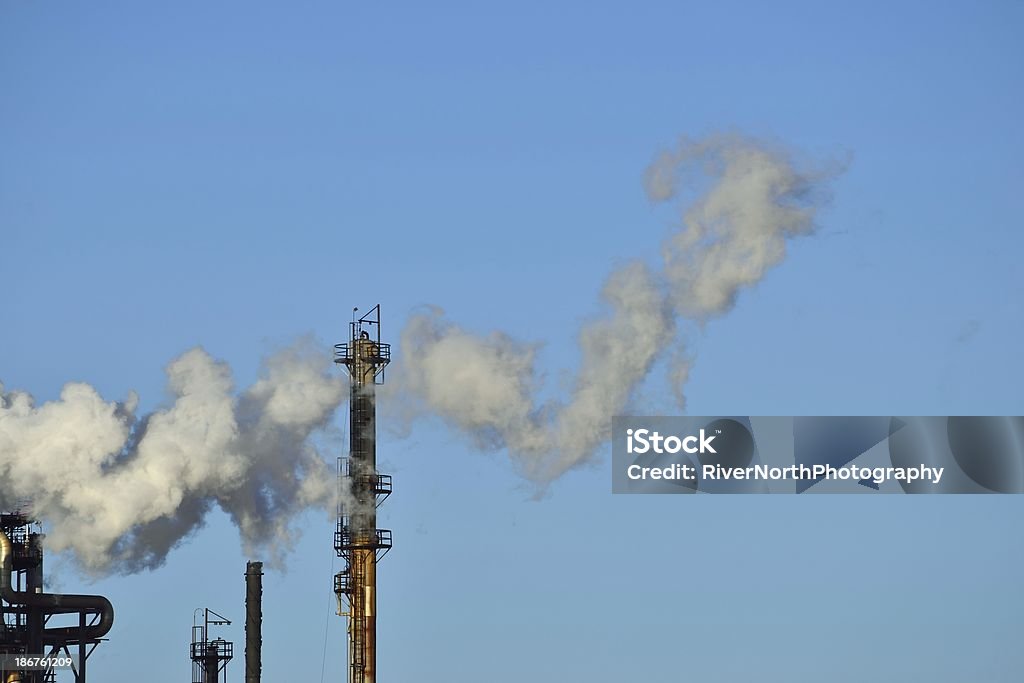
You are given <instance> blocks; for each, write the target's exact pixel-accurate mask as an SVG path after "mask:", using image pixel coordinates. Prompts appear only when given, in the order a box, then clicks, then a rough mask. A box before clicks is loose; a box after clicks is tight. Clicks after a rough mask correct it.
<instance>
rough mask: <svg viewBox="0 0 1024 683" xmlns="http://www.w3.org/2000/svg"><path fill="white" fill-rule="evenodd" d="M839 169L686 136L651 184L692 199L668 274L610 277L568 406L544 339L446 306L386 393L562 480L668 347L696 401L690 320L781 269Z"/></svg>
mask: <svg viewBox="0 0 1024 683" xmlns="http://www.w3.org/2000/svg"><path fill="white" fill-rule="evenodd" d="M835 170H836V169H831V170H828V171H808V170H801V169H799V168H798V167H797V165H796V164H795V163H794V162H793V160H792V159H791V158H790V156H789V155H788V154H787V153H786V152H785V151H784V150H781V149H779V148H776V147H772V146H770V145H767V144H765V143H763V142H760V141H758V140H754V139H751V138H746V137H742V136H739V135H718V136H713V137H709V138H706V139H702V140H688V139H684V140H682V141H680V143H679V144H678V145H677V146H676V147H675V148H674V149H671V150H668V151H666V152H664V153H663V154H661V155H660V156H659V157H658V158H657V159H656V160H655V161H654V162H653V163H652V164H651V165H650V167H649V168H648V169H647V172H646V174H645V189H646V191H647V194H648V197H649V198H650V199H651V201H653V202H666V201H669V200H672V199H674V198H676V197H677V195H692V196H693V199H692V201H690V202H685V203H684V205H682V206H680V219H679V225H678V229H677V230H676V232H674V233H673V234H672V235H671V236H670V237H669V238H668V239H666V240H665V242H664V244H663V245H662V263H661V267H660V269H657V270H652V269H650V268H648V267H647V266H646V265H644V264H642V263H639V262H634V263H630V264H628V265H626V266H624V267H622V268H619V269H617V270H615V271H614V272H612V273H611V275H609V276H608V278H607V280H606V282H605V285H604V289H603V291H602V298H603V301H604V303H605V304H606V308H607V315H606V316H605V317H603V318H600V319H598V320H596V321H594V322H591V323H589V324H587V325H585V326H584V327H583V328H582V329H581V330H580V333H579V348H580V364H579V370H578V373H577V376H576V380H575V385H574V389H573V391H572V394H571V395H570V396H569V397H568V398H567V399H565V400H563V401H560V402H554V403H549V404H544V405H542V404H540V403H539V401H538V399H537V393H538V389H539V384H540V381H539V379H538V375H537V372H536V370H535V357H536V353H537V349H538V346H537V345H535V344H532V345H531V344H523V343H520V342H517V341H515V340H514V339H512V338H511V337H509V336H508V335H505V334H503V333H493V334H491V335H490V336H486V337H484V336H478V335H474V334H471V333H470V332H467V331H465V330H463V329H461V328H459V327H458V326H457V325H455V324H454V323H452V322H451V321H448V320H446V319H445V318H444V315H443V312H442V311H440V309H430V310H429V311H427V312H424V313H420V314H417V315H414V316H413V317H412V318H411V319H410V321H409V322H408V323H407V325H406V327H405V330H404V331H403V333H402V338H401V356H400V359H399V363H398V366H397V367H396V368H395V372H393V373H392V378H393V379H394V381H393V382H392V385H391V386H390V388H389V389H388V394H387V395H388V396H389V397H390V398H391V399H392V401H394V402H398V403H400V404H402V408H401V409H402V410H403V411H405V412H406V413H407V414H412V415H416V414H420V413H433V414H437V415H439V416H441V417H442V418H443V419H444V420H445V421H446V422H447V423H448V424H449V425H451V426H453V427H455V428H456V429H458V430H461V431H463V432H465V433H466V434H468V435H469V436H470V438H471V439H472V440H473V441H474V443H476V444H477V445H478V446H482V447H492V448H507V449H508V450H509V451H510V453H511V454H512V456H513V458H514V460H515V462H516V463H517V464H518V466H519V467H520V468H521V469H522V471H523V473H524V474H525V475H526V476H527V477H529V478H530V479H531V480H533V481H534V482H537V483H538V484H541V485H544V484H546V483H548V482H550V481H551V480H553V479H554V478H556V477H558V476H559V475H561V474H562V473H564V472H566V471H567V470H569V469H571V468H572V467H574V466H577V465H579V464H581V463H584V462H586V461H587V460H588V459H589V458H590V457H591V455H592V454H593V453H594V451H595V449H596V448H597V447H598V446H599V445H600V444H601V443H602V442H604V441H605V440H606V439H607V438H608V436H609V434H610V431H611V418H612V417H613V416H614V415H616V414H619V413H621V412H622V411H623V409H625V408H626V407H627V405H628V404H629V401H630V399H631V397H632V396H633V394H634V393H635V391H636V389H637V388H638V386H639V385H640V383H641V382H642V381H643V380H644V379H645V378H646V377H647V375H648V374H649V373H650V371H651V369H652V367H653V366H654V364H655V362H656V361H658V360H659V359H660V358H661V357H662V355H663V354H665V353H666V352H667V351H669V350H671V351H672V354H671V361H670V364H669V365H670V367H669V374H670V377H669V382H670V384H671V386H672V387H673V391H674V393H675V394H676V399H677V401H678V403H679V404H680V405H684V404H685V395H684V393H683V391H682V385H683V384H685V382H686V380H687V378H688V376H689V371H690V364H691V356H690V355H689V354H687V353H685V352H684V350H683V349H682V348H681V344H680V342H678V341H675V342H674V340H677V339H678V338H677V326H678V325H679V323H680V321H683V320H690V321H693V322H694V323H703V322H705V321H707V320H709V319H711V318H714V317H716V316H719V315H722V314H724V313H726V312H728V311H729V310H730V309H731V308H732V307H733V305H734V304H735V301H736V298H737V296H738V295H739V293H740V291H741V290H743V289H744V288H748V287H752V286H754V285H756V284H757V283H758V282H759V281H761V279H762V278H763V277H764V276H765V274H766V273H767V272H768V271H769V270H770V269H771V268H772V267H774V266H776V265H778V264H779V263H781V262H782V260H783V259H784V258H785V255H786V245H787V240H788V239H790V238H793V237H797V236H799V235H804V234H808V233H810V232H812V231H813V229H814V219H815V214H816V211H817V208H818V206H819V205H820V204H821V202H822V200H823V199H824V198H825V197H826V195H827V192H826V191H825V190H826V186H827V181H828V180H830V179H831V177H832V176H833V175H835ZM683 180H692V181H694V187H685V186H683V187H681V185H683V182H682V181H683Z"/></svg>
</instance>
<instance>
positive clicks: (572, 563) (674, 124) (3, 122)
mask: <svg viewBox="0 0 1024 683" xmlns="http://www.w3.org/2000/svg"><path fill="white" fill-rule="evenodd" d="M825 5H826V4H825V3H810V2H807V3H774V4H772V5H771V6H770V7H769V6H767V5H765V6H760V5H759V4H755V3H727V2H717V3H667V2H651V3H629V4H627V3H621V4H615V5H613V4H610V3H600V4H597V5H595V3H582V2H562V3H551V2H546V3H531V2H520V3H515V4H514V5H507V6H505V7H485V6H484V5H482V4H480V3H428V4H422V3H419V4H416V3H383V4H382V3H327V2H292V3H271V2H268V3H259V4H258V5H257V6H254V5H253V3H240V2H221V3H215V4H214V5H213V6H211V3H200V2H184V1H183V2H177V3H170V4H165V3H161V4H158V3H149V4H146V5H143V4H140V3H127V2H122V3H115V2H92V3H81V4H61V5H56V4H52V3H40V2H27V1H22V0H3V2H0V273H2V280H0V281H2V283H3V284H2V290H0V291H2V292H3V293H2V295H0V330H2V333H0V380H2V381H3V383H4V385H5V386H6V387H7V388H8V389H12V388H18V389H24V390H27V391H30V392H32V393H33V394H34V395H35V396H36V398H37V399H38V400H40V401H42V400H48V399H53V398H55V397H56V396H57V395H58V393H59V390H60V387H61V386H62V385H63V384H64V383H65V382H67V381H72V380H78V381H86V382H89V383H91V384H93V385H94V386H96V387H97V388H98V389H99V390H100V391H101V392H102V393H103V395H104V396H105V397H107V398H108V399H111V400H115V399H121V398H123V397H124V396H125V395H126V394H127V393H128V392H129V391H130V390H135V391H138V392H139V394H140V397H141V406H142V408H144V409H152V408H157V407H159V406H160V405H161V404H162V402H163V401H164V400H165V398H166V397H165V393H164V376H163V368H164V366H165V365H166V363H167V362H168V361H170V360H171V359H172V358H173V357H175V356H176V355H178V354H180V353H182V352H183V351H185V350H187V349H189V348H191V347H193V346H196V345H202V346H203V347H204V348H205V349H207V350H208V351H209V352H210V353H211V354H213V355H214V356H215V357H218V358H222V359H224V360H227V361H229V362H230V363H231V365H232V367H233V369H234V372H235V378H236V381H237V382H238V384H239V385H240V386H244V385H246V384H248V383H249V382H250V381H252V380H253V379H254V378H255V377H256V373H257V368H258V365H259V361H260V359H261V358H262V357H264V356H266V355H267V354H269V353H270V352H272V351H273V350H274V349H276V348H278V347H280V346H282V345H284V344H287V343H288V342H289V341H291V340H292V339H294V338H295V337H297V336H300V335H304V334H309V333H311V334H313V335H315V336H316V337H317V338H319V339H321V340H323V341H325V342H331V343H334V342H337V341H342V340H343V339H344V335H345V334H346V331H347V329H346V328H347V325H346V323H347V320H348V315H349V312H350V311H351V308H352V307H353V306H361V307H367V306H370V305H372V304H374V303H377V302H381V303H382V305H383V310H384V324H385V328H384V333H385V337H390V338H391V340H392V341H397V336H398V332H399V330H400V329H401V325H402V323H403V321H404V320H405V318H406V316H407V315H408V313H409V312H410V311H412V310H414V309H415V308H416V307H418V306H420V305H422V304H427V303H429V304H436V305H440V306H442V307H443V308H444V309H445V311H446V312H447V314H448V315H449V316H450V317H451V318H453V319H454V320H457V321H458V322H459V323H460V324H462V325H464V326H465V327H467V328H470V329H473V330H476V331H481V332H487V331H489V330H491V329H502V330H505V331H507V332H509V333H510V334H512V335H514V336H515V337H517V338H520V339H524V340H530V341H540V342H543V343H544V347H543V351H542V355H541V359H540V363H541V366H542V368H543V369H544V370H545V371H546V374H547V378H548V381H549V385H550V386H551V387H552V389H551V390H552V391H557V387H558V386H559V383H560V382H562V381H563V377H564V373H567V372H571V371H572V370H573V369H574V363H575V362H576V352H575V334H576V331H577V329H578V327H579V325H580V323H581V322H583V321H585V320H587V319H589V318H591V317H592V316H594V315H595V314H597V313H598V312H599V307H598V304H597V292H598V289H599V287H600V285H601V282H602V280H603V278H604V276H605V274H607V272H608V271H609V270H611V269H612V268H613V267H615V266H616V265H619V264H622V263H624V262H625V261H627V260H629V259H631V258H643V259H648V260H654V259H655V258H656V257H657V253H658V251H657V250H658V246H659V244H660V243H661V241H662V239H663V238H664V237H665V236H666V235H667V234H668V232H669V230H670V222H671V219H672V215H671V214H670V213H669V212H666V211H664V210H663V209H662V208H660V207H654V206H652V205H650V204H649V203H648V201H647V199H646V197H645V195H644V192H643V188H642V185H641V178H642V173H643V170H644V168H645V167H646V165H647V164H648V163H650V161H651V160H652V159H653V158H654V156H655V154H657V153H658V152H659V151H660V150H662V149H663V148H665V147H667V146H669V145H671V144H672V143H673V142H674V141H675V140H676V139H677V138H678V136H680V135H690V136H699V135H703V134H707V133H710V132H715V131H722V130H725V131H730V130H734V131H741V132H743V133H745V134H749V135H754V136H759V137H763V138H767V139H770V140H774V141H777V142H779V143H782V144H785V145H786V146H788V147H790V148H792V149H793V150H795V153H796V154H797V155H798V156H799V157H801V158H806V159H808V160H813V161H816V162H821V161H826V162H827V161H830V160H841V161H844V162H846V163H847V164H848V167H847V169H846V171H845V172H844V173H843V174H842V175H841V176H840V177H838V178H837V179H836V180H835V182H834V183H833V185H832V190H833V198H832V201H831V203H830V205H829V206H828V207H827V209H826V210H824V211H823V212H822V213H821V214H820V215H819V223H820V230H819V232H818V234H817V235H816V236H814V237H811V238H807V239H804V240H802V241H799V242H795V243H794V244H793V245H792V249H791V251H790V255H789V258H788V259H787V261H786V262H785V263H784V264H782V266H780V267H779V268H778V269H777V270H774V271H772V272H771V273H770V274H769V276H768V277H767V278H766V280H765V281H764V282H762V283H761V285H760V286H759V287H758V288H757V289H755V290H752V291H750V292H747V293H745V294H743V296H742V297H741V298H740V300H739V302H738V305H737V307H736V308H735V310H733V311H732V312H731V313H730V314H729V315H728V316H727V317H724V318H722V319H720V320H715V321H712V322H710V323H709V324H707V325H706V326H705V327H703V328H695V327H694V328H687V330H686V336H687V338H688V340H689V341H690V351H691V352H692V353H694V354H695V357H696V362H695V365H694V367H693V372H692V374H691V380H690V383H689V385H688V387H687V390H688V396H689V404H688V411H689V412H691V413H692V414H697V415H700V414H754V415H757V414H769V415H771V414H778V415H787V414H812V415H813V414H940V415H946V414H1015V415H1019V414H1021V413H1022V411H1024V404H1022V399H1021V391H1020V386H1021V382H1022V380H1024V369H1022V368H1024V366H1022V364H1021V362H1020V359H1019V352H1018V348H1019V346H1020V344H1019V339H1020V338H1021V335H1022V332H1024V314H1022V313H1024V312H1022V308H1021V303H1020V300H1019V292H1021V291H1024V276H1022V275H1021V271H1020V269H1019V268H1018V265H1017V263H1016V260H1017V256H1018V254H1019V253H1020V252H1021V249H1022V247H1024V243H1022V242H1024V240H1022V237H1021V227H1022V226H1021V218H1020V217H1021V215H1022V214H1024V212H1022V209H1024V205H1022V203H1024V199H1022V194H1021V192H1020V188H1021V187H1024V171H1022V165H1021V163H1020V159H1021V158H1024V138H1022V136H1021V135H1020V128H1019V121H1021V120H1024V106H1022V105H1024V103H1022V95H1021V93H1022V92H1024V88H1022V76H1021V73H1022V67H1024V50H1022V48H1021V46H1020V40H1019V36H1020V33H1021V29H1022V21H1024V7H1022V6H1021V5H1020V4H1019V3H1014V2H948V3H925V2H917V3H913V2H907V3H858V4H857V5H855V6H854V5H849V6H848V7H835V6H833V7H828V6H825ZM636 405H637V407H638V409H639V410H638V412H659V411H666V410H671V407H670V406H671V403H670V402H669V400H668V398H667V397H666V396H665V392H664V387H663V384H662V383H661V382H660V381H659V378H657V377H654V378H652V381H651V382H649V383H648V385H646V386H645V387H644V390H643V391H642V392H641V395H640V396H639V397H638V398H637V401H636ZM338 422H339V424H340V423H343V422H344V415H343V414H340V415H339V417H338ZM380 459H381V461H382V470H384V471H390V472H392V473H393V474H394V475H395V489H396V490H395V494H394V495H393V496H392V498H391V499H390V500H389V501H388V502H387V504H386V506H385V507H383V508H382V515H383V518H384V521H383V522H382V524H384V525H386V526H389V527H391V528H392V529H394V531H395V539H396V547H395V550H394V551H393V552H392V553H391V554H390V555H389V556H388V557H387V559H386V560H385V561H384V562H383V563H382V565H381V570H380V581H381V590H380V593H381V597H380V600H381V603H380V607H379V613H380V622H381V625H380V636H379V639H380V649H381V655H380V672H381V674H380V675H381V677H382V678H383V679H384V680H413V679H419V680H445V681H470V680H472V681H479V680H488V681H496V682H503V681H520V680H524V679H525V680H536V681H549V680H550V681H554V680H582V679H587V680H590V681H595V682H602V681H612V680H623V679H624V678H640V677H643V678H646V679H647V680H652V681H674V680H679V679H680V678H682V677H684V676H692V677H693V678H698V679H701V680H708V681H733V680H737V679H740V680H765V681H812V680H814V681H817V680H823V679H824V680H836V681H861V680H887V681H897V680H907V679H908V678H911V679H918V680H925V679H927V680H935V681H964V680H992V681H1003V680H1006V681H1008V680H1011V673H1015V672H1019V670H1020V669H1021V667H1022V666H1024V655H1022V654H1021V652H1020V649H1019V647H1018V646H1019V642H1020V636H1021V635H1022V633H1024V617H1022V616H1021V613H1022V609H1024V589H1022V588H1021V585H1020V581H1019V576H1020V573H1021V569H1022V568H1024V539H1022V537H1021V534H1020V531H1019V524H1018V523H1017V520H1018V519H1019V518H1020V515H1021V513H1022V512H1024V508H1022V505H1024V503H1022V502H1021V500H1020V498H1016V497H1015V498H1002V497H998V498H997V497H990V498H981V497H974V498H970V497H941V498H939V497H936V498H924V497H912V498H911V497H891V498H890V497H850V498H843V497H825V496H817V497H808V498H804V497H794V498H788V497H772V498H761V497H749V498H748V497H727V498H711V497H697V498H690V497H682V498H677V497H643V496H629V497H618V496H616V497H613V496H612V495H611V494H610V477H609V476H608V475H609V473H608V460H607V457H606V455H602V457H600V458H599V459H598V461H596V462H595V463H594V464H593V465H592V466H589V467H586V468H583V469H580V470H576V471H573V472H570V473H569V474H568V475H566V476H565V477H563V478H562V479H561V480H559V481H558V482H557V483H556V484H555V485H554V486H553V487H552V489H551V491H550V492H549V495H548V496H546V497H545V498H543V499H542V500H540V501H535V500H532V499H531V493H532V492H531V490H530V488H529V487H528V486H527V485H526V484H525V483H524V482H523V481H522V480H521V479H519V478H518V477H517V475H516V474H515V472H514V469H513V467H512V466H511V465H510V464H509V462H508V458H507V457H506V455H505V454H504V453H501V452H498V453H487V454H480V453H476V452H474V451H473V450H472V449H471V448H470V447H469V444H468V443H466V442H465V440H464V439H462V438H461V437H459V436H458V435H456V434H454V433H452V432H449V431H447V430H446V429H445V428H444V427H443V426H442V425H440V424H438V423H434V422H430V421H427V422H425V423H422V424H419V425H417V428H416V429H415V430H414V432H413V433H412V435H411V436H410V437H409V438H407V439H397V438H393V437H385V438H384V439H383V441H382V443H381V446H380ZM332 530H333V522H332V521H331V520H330V519H329V518H327V517H325V516H324V515H321V514H310V515H309V517H308V519H307V520H306V525H305V528H304V534H303V536H302V538H301V539H298V540H297V541H296V548H295V550H294V552H293V553H292V555H291V561H290V564H289V571H288V572H287V574H285V575H280V574H271V575H268V577H267V579H266V586H265V595H266V604H265V616H266V619H267V624H266V627H265V639H266V645H265V650H264V674H265V678H266V680H298V679H303V680H317V679H318V676H320V673H321V671H322V670H323V671H324V672H325V673H324V680H341V677H342V676H343V675H344V667H343V662H342V657H343V624H342V621H341V619H339V618H337V617H332V618H330V619H328V612H329V609H330V603H331V601H332V600H333V597H332V596H331V594H330V589H331V578H330V577H331V574H333V571H334V570H336V569H337V568H338V566H337V564H335V565H334V569H333V570H332V568H331V563H332V555H333V549H332V548H331V547H330V544H331V538H332V536H331V534H332ZM245 559H246V558H245V557H244V556H243V555H242V553H241V550H240V549H239V546H238V543H237V540H236V534H235V532H234V530H233V529H232V528H231V527H230V524H229V522H228V521H227V519H226V518H225V517H223V515H217V516H214V517H213V518H211V520H210V522H209V523H208V525H207V526H206V528H204V529H202V530H201V531H200V532H199V533H198V534H197V535H196V536H195V538H193V539H192V540H191V542H190V543H188V544H187V545H185V546H183V547H182V548H180V549H178V550H177V551H175V552H174V553H172V555H171V556H170V558H169V561H168V563H167V565H166V566H164V567H163V568H161V569H159V570H156V571H153V572H149V573H144V574H139V575H136V576H131V577H127V578H112V579H106V580H101V581H98V582H96V583H94V584H92V585H88V586H87V588H85V587H84V586H83V584H85V581H84V579H83V578H82V577H80V576H78V575H77V574H76V573H75V571H74V568H73V567H71V566H70V565H68V564H67V563H61V562H60V561H58V560H57V559H56V558H53V560H52V561H51V562H50V569H51V571H52V578H53V579H55V580H56V581H57V582H58V586H59V587H60V588H61V589H63V590H67V591H76V592H77V591H83V590H88V591H96V592H102V593H104V594H106V595H108V596H109V597H110V598H111V600H112V601H113V602H114V605H115V608H116V609H117V624H116V625H115V628H114V631H112V633H111V635H110V638H111V640H110V642H109V643H107V644H105V645H104V646H102V647H101V648H99V649H98V650H97V652H96V654H95V656H94V657H93V659H92V660H91V663H92V669H91V673H92V674H93V675H94V676H98V677H100V678H101V679H102V680H105V681H113V682H115V683H117V682H119V681H129V680H137V679H138V676H139V674H138V671H139V670H147V671H149V672H150V673H147V674H146V675H145V678H146V679H147V680H153V681H157V682H159V681H172V680H185V676H187V675H189V674H188V672H189V662H188V660H187V651H186V645H187V640H188V637H189V626H190V624H191V617H192V610H193V608H195V607H202V606H209V607H211V608H213V609H215V610H217V611H218V612H220V613H221V614H225V615H227V616H229V617H234V618H236V619H238V622H237V623H239V624H240V623H241V621H242V616H243V614H242V599H243V585H242V573H243V571H244V566H245ZM325 627H326V628H327V634H326V635H327V640H326V642H327V648H326V657H325V655H324V652H325V648H324V642H325ZM225 635H227V636H229V637H233V638H234V640H235V641H236V644H239V647H240V643H241V642H242V630H241V627H240V626H237V627H232V629H228V630H226V631H225ZM231 670H232V673H231V676H232V680H239V679H240V677H241V673H242V664H241V657H239V660H238V661H236V662H234V663H233V665H232V666H231Z"/></svg>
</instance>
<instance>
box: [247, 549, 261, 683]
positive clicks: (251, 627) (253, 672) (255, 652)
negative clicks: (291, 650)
mask: <svg viewBox="0 0 1024 683" xmlns="http://www.w3.org/2000/svg"><path fill="white" fill-rule="evenodd" d="M262 668H263V563H262V562H247V563H246V565H245V683H260V672H261V670H262Z"/></svg>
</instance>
